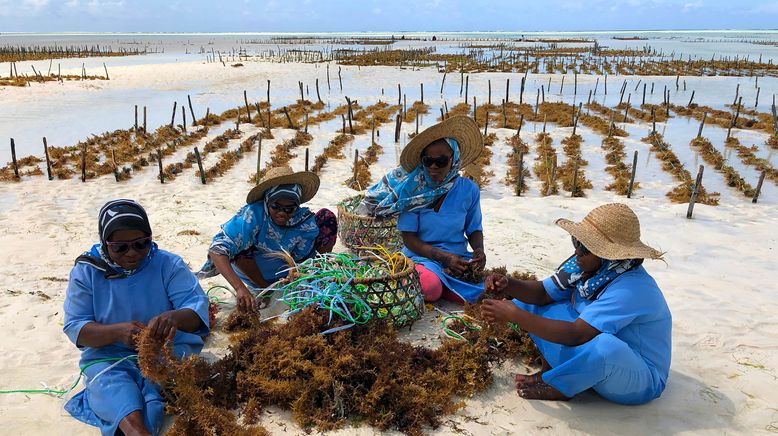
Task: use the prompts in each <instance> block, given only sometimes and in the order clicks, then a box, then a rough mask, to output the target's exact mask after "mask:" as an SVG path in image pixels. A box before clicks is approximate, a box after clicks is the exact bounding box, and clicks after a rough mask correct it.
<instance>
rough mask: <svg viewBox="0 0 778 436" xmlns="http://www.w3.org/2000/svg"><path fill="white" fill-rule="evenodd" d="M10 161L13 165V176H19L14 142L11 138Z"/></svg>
mask: <svg viewBox="0 0 778 436" xmlns="http://www.w3.org/2000/svg"><path fill="white" fill-rule="evenodd" d="M11 162H12V163H13V167H14V178H16V179H18V178H19V164H18V163H17V162H16V143H15V142H14V139H13V138H11Z"/></svg>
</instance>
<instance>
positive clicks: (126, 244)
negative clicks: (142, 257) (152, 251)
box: [106, 236, 151, 254]
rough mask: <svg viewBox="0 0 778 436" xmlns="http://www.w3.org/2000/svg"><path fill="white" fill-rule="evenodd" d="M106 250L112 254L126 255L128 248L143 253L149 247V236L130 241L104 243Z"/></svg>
mask: <svg viewBox="0 0 778 436" xmlns="http://www.w3.org/2000/svg"><path fill="white" fill-rule="evenodd" d="M106 245H108V248H109V249H110V250H111V251H113V252H114V253H119V254H120V253H126V252H127V251H129V250H130V247H132V248H133V250H135V251H143V250H146V249H147V248H149V246H151V236H144V237H142V238H138V239H133V240H132V241H119V242H106Z"/></svg>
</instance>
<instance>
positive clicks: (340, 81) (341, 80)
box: [338, 67, 343, 92]
mask: <svg viewBox="0 0 778 436" xmlns="http://www.w3.org/2000/svg"><path fill="white" fill-rule="evenodd" d="M338 83H340V92H343V78H342V77H341V76H340V67H338Z"/></svg>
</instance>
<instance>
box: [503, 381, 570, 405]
mask: <svg viewBox="0 0 778 436" xmlns="http://www.w3.org/2000/svg"><path fill="white" fill-rule="evenodd" d="M516 391H517V392H518V393H519V396H520V397H521V398H524V399H525V400H546V401H568V400H569V399H570V398H568V397H566V396H565V394H563V393H561V392H559V391H558V390H557V389H556V388H555V387H553V386H551V385H549V384H547V383H546V382H544V381H542V380H541V381H539V382H537V383H535V384H534V385H532V386H525V387H521V388H517V389H516Z"/></svg>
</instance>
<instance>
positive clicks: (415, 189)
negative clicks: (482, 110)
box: [357, 116, 486, 302]
mask: <svg viewBox="0 0 778 436" xmlns="http://www.w3.org/2000/svg"><path fill="white" fill-rule="evenodd" d="M482 150H483V137H482V136H481V132H480V131H479V130H478V125H477V124H476V123H475V121H473V119H472V118H469V117H465V116H457V117H451V118H449V119H447V120H445V121H443V122H441V123H438V124H436V125H434V126H431V127H429V128H428V129H426V130H424V131H423V132H421V133H420V134H418V135H417V136H415V137H414V138H413V140H411V141H410V142H409V143H408V145H407V146H406V147H405V148H404V149H403V152H402V155H401V156H400V164H401V166H400V167H398V168H395V169H394V170H392V171H390V172H389V173H387V174H386V175H385V176H384V177H383V178H382V179H381V181H380V182H378V183H377V184H375V185H374V186H372V187H371V188H370V189H369V190H368V192H367V194H366V195H365V199H364V200H363V201H362V203H361V204H360V206H359V208H358V209H357V211H358V212H359V213H362V214H367V215H372V216H378V217H390V216H397V215H399V216H398V219H397V228H398V230H400V231H401V232H402V237H403V242H404V243H405V247H404V248H403V253H404V254H405V255H406V256H408V257H410V258H411V259H413V261H414V262H416V269H417V270H418V271H419V276H420V279H421V285H422V291H423V293H424V298H425V300H426V301H436V300H438V299H440V298H441V296H442V297H444V298H447V299H451V300H454V301H459V302H462V301H467V302H474V301H475V300H477V299H478V296H479V295H480V294H481V293H482V292H483V283H481V284H472V283H467V282H465V281H462V280H459V279H458V278H456V277H455V276H461V274H463V273H464V272H465V271H467V270H470V269H472V268H473V267H475V268H477V269H483V267H484V265H485V264H486V255H485V254H484V244H483V226H482V222H481V194H480V190H479V188H478V185H476V184H475V183H474V182H473V181H472V180H469V179H467V178H464V177H460V176H459V171H460V170H461V169H462V168H464V167H465V166H467V165H468V164H470V163H472V162H473V161H475V160H476V159H477V158H478V156H480V154H481V151H482ZM468 245H469V246H470V248H472V249H473V251H472V252H471V251H469V250H468Z"/></svg>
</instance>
